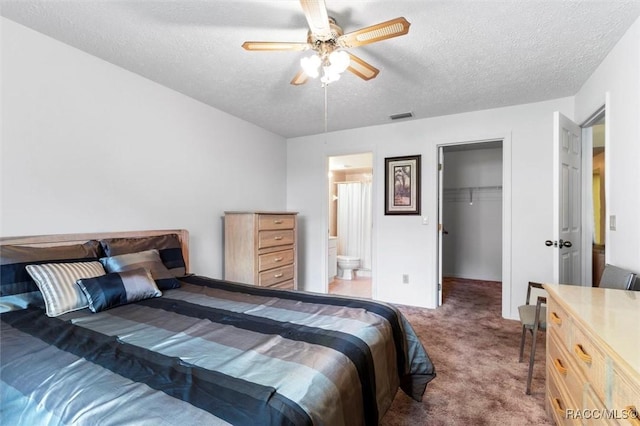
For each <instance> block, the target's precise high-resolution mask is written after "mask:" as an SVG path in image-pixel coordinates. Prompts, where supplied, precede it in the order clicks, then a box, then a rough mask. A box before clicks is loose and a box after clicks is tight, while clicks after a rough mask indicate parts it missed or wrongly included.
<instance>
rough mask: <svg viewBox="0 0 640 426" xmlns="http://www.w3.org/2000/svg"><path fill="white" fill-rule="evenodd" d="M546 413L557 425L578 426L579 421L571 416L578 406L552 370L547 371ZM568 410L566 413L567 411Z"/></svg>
mask: <svg viewBox="0 0 640 426" xmlns="http://www.w3.org/2000/svg"><path fill="white" fill-rule="evenodd" d="M547 372H548V374H547V411H548V413H549V414H551V416H553V419H554V420H555V423H556V424H557V425H580V424H581V423H580V421H579V420H578V419H576V418H575V416H571V415H570V414H572V413H574V412H575V411H576V410H578V409H579V406H578V405H576V403H575V402H573V400H572V399H571V397H570V396H569V395H568V394H567V391H566V388H565V387H564V386H563V384H562V382H561V381H560V379H559V378H558V376H557V375H556V374H555V371H554V370H548V371H547ZM567 410H568V411H567Z"/></svg>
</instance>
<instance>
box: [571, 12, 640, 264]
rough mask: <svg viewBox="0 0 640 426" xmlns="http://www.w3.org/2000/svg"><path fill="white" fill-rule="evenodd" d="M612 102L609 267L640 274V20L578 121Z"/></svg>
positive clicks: (593, 86) (592, 88) (587, 91)
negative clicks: (613, 223)
mask: <svg viewBox="0 0 640 426" xmlns="http://www.w3.org/2000/svg"><path fill="white" fill-rule="evenodd" d="M607 93H608V96H609V103H608V105H607V111H606V114H607V115H606V136H605V137H606V162H607V164H606V173H607V175H606V185H607V200H606V204H607V215H615V216H616V230H615V231H610V230H609V218H608V217H607V226H606V235H605V239H606V260H607V262H608V263H612V264H615V265H617V266H620V267H624V268H628V269H631V270H634V271H636V272H640V189H638V188H640V19H638V20H636V22H635V23H634V24H633V25H632V26H631V28H629V30H628V31H627V33H626V34H625V35H624V36H623V38H622V39H621V40H620V41H619V42H618V44H617V45H616V46H615V47H614V48H613V50H612V51H611V52H610V53H609V55H608V56H607V57H606V58H605V60H604V61H603V62H602V63H601V64H600V66H599V67H598V68H597V69H596V71H595V72H594V73H593V75H592V76H591V77H590V78H589V80H587V82H586V83H585V84H584V85H583V86H582V88H581V89H580V91H579V92H578V93H577V94H576V96H575V110H576V120H577V122H578V123H580V122H582V121H584V120H586V119H587V118H588V117H589V116H590V115H591V114H593V113H594V112H595V111H596V110H597V109H598V108H599V107H600V106H602V105H604V104H605V99H606V97H607Z"/></svg>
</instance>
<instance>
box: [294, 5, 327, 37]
mask: <svg viewBox="0 0 640 426" xmlns="http://www.w3.org/2000/svg"><path fill="white" fill-rule="evenodd" d="M300 4H301V5H302V10H303V11H304V16H305V17H306V18H307V22H308V23H309V29H310V30H311V33H313V35H314V36H315V37H316V38H317V39H318V40H323V41H325V40H329V39H330V38H331V37H332V35H331V26H330V25H329V15H328V14H327V6H326V5H325V3H324V0H300Z"/></svg>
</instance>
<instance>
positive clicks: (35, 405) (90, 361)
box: [0, 276, 435, 425]
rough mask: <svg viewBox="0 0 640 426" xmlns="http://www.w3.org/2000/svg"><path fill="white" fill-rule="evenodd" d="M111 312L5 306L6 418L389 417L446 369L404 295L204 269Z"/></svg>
mask: <svg viewBox="0 0 640 426" xmlns="http://www.w3.org/2000/svg"><path fill="white" fill-rule="evenodd" d="M180 280H181V284H182V286H181V287H180V288H178V289H173V290H166V291H163V296H162V297H158V298H152V299H147V300H143V301H140V302H136V303H131V304H128V305H124V306H119V307H116V308H113V309H108V310H106V311H103V312H99V313H92V312H90V311H89V310H88V309H84V310H80V311H75V312H71V313H68V314H64V315H62V316H59V317H55V318H50V317H47V316H46V315H44V313H43V311H42V310H41V309H37V308H29V309H23V310H18V311H13V312H7V313H4V314H2V315H0V326H1V329H0V337H1V342H0V357H1V358H0V359H1V366H0V378H1V382H2V386H1V389H0V406H1V407H2V422H3V424H39V425H58V424H101V425H111V424H114V425H115V424H134V423H135V424H154V425H157V424H171V425H175V424H190V425H191V424H207V425H213V424H251V425H254V424H265V425H267V424H268V425H286V424H292V425H306V424H327V425H361V424H371V425H372V424H378V422H379V421H380V419H381V418H382V416H383V415H384V413H385V411H386V410H387V409H388V408H389V406H390V405H391V402H392V400H393V398H394V396H395V394H396V392H397V390H398V388H402V390H403V391H404V392H406V393H407V394H408V395H409V396H411V397H412V398H414V399H416V400H420V399H421V398H422V396H423V393H424V391H425V387H426V385H427V383H428V382H429V381H430V380H432V379H433V378H434V377H435V369H434V367H433V364H432V362H431V360H430V359H429V356H428V354H427V352H426V351H425V349H424V347H423V345H422V344H421V343H420V341H419V339H418V338H417V336H416V335H415V333H414V331H413V329H412V328H411V326H410V325H409V323H408V322H407V321H406V320H405V318H404V317H403V316H402V314H401V313H400V312H399V311H398V310H397V309H396V308H395V307H394V306H392V305H389V304H384V303H378V302H373V301H370V300H361V299H353V298H346V297H337V296H327V295H319V294H314V293H306V292H297V291H282V290H270V289H264V288H259V287H253V286H246V285H240V284H234V283H230V282H226V281H221V280H215V279H210V278H206V277H202V276H189V277H185V278H181V279H180Z"/></svg>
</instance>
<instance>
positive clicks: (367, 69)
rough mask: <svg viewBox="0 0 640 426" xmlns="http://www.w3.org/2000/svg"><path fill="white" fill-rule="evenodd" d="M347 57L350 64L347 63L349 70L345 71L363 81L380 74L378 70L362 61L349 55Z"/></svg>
mask: <svg viewBox="0 0 640 426" xmlns="http://www.w3.org/2000/svg"><path fill="white" fill-rule="evenodd" d="M349 57H350V59H351V62H350V63H349V68H347V69H348V70H349V71H351V72H352V73H354V74H355V75H357V76H358V77H360V78H361V79H363V80H371V79H372V78H375V77H376V76H377V75H378V73H379V72H380V70H379V69H378V68H376V67H374V66H373V65H371V64H369V63H367V62H365V61H363V60H362V59H360V58H358V57H357V56H355V55H352V54H351V53H349Z"/></svg>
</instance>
